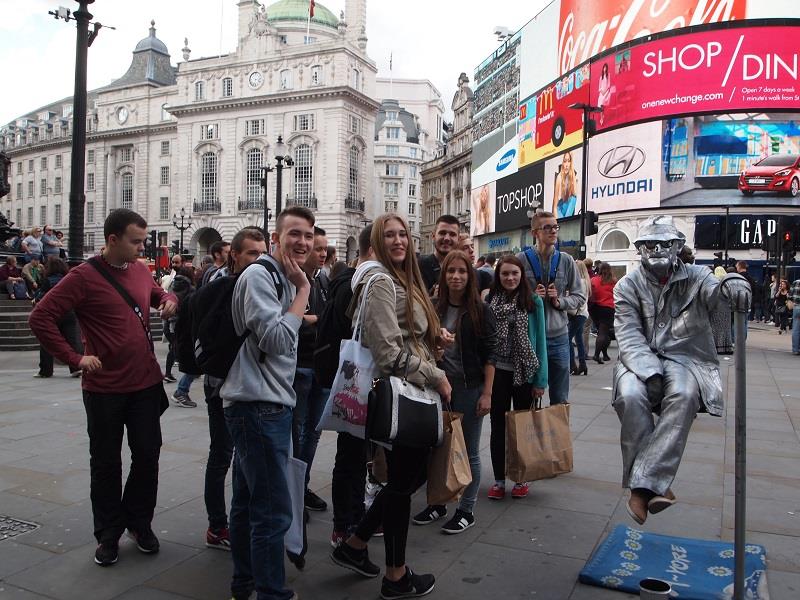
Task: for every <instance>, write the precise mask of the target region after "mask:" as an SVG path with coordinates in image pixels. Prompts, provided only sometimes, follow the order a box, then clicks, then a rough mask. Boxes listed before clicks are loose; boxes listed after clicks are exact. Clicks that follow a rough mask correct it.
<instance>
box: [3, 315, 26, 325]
mask: <svg viewBox="0 0 800 600" xmlns="http://www.w3.org/2000/svg"><path fill="white" fill-rule="evenodd" d="M27 326H28V315H27V314H25V313H5V314H4V313H0V327H27Z"/></svg>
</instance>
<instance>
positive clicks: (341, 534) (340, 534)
mask: <svg viewBox="0 0 800 600" xmlns="http://www.w3.org/2000/svg"><path fill="white" fill-rule="evenodd" d="M346 539H347V532H346V531H336V530H335V529H334V530H333V533H332V534H331V547H332V548H336V547H337V546H338V545H339V544H341V543H342V542H343V541H345V540H346Z"/></svg>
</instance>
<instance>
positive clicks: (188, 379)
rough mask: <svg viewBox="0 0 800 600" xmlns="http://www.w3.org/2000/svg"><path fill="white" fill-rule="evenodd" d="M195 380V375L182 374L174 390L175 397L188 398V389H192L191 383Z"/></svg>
mask: <svg viewBox="0 0 800 600" xmlns="http://www.w3.org/2000/svg"><path fill="white" fill-rule="evenodd" d="M195 379H197V375H189V374H188V373H184V374H183V375H182V376H181V378H180V380H179V381H178V387H177V388H175V395H176V396H188V395H189V388H190V387H192V382H193V381H194V380H195Z"/></svg>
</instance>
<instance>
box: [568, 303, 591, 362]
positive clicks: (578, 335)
mask: <svg viewBox="0 0 800 600" xmlns="http://www.w3.org/2000/svg"><path fill="white" fill-rule="evenodd" d="M586 319H587V317H586V315H575V316H574V317H570V318H569V341H570V344H569V364H570V365H572V364H573V363H574V362H575V350H573V348H572V340H575V346H576V347H577V349H578V360H579V361H580V362H582V363H583V362H586V346H584V345H583V329H584V325H585V324H586Z"/></svg>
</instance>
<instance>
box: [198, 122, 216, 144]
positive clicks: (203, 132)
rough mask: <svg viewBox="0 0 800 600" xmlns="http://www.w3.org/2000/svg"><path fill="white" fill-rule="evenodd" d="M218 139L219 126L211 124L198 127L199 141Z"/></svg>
mask: <svg viewBox="0 0 800 600" xmlns="http://www.w3.org/2000/svg"><path fill="white" fill-rule="evenodd" d="M218 137H219V125H218V124H216V123H211V124H209V125H201V126H200V139H201V140H215V139H217V138H218Z"/></svg>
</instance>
